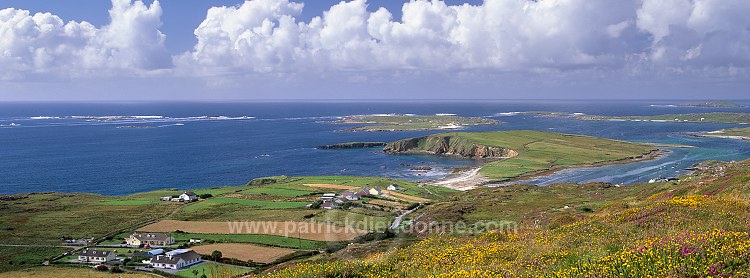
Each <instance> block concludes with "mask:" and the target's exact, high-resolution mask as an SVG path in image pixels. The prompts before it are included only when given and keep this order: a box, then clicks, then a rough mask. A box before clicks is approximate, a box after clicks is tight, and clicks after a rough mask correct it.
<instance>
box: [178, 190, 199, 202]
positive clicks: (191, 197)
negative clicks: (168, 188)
mask: <svg viewBox="0 0 750 278" xmlns="http://www.w3.org/2000/svg"><path fill="white" fill-rule="evenodd" d="M195 200H198V195H196V194H195V192H192V191H185V193H182V195H180V201H183V202H192V201H195Z"/></svg>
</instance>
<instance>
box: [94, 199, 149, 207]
mask: <svg viewBox="0 0 750 278" xmlns="http://www.w3.org/2000/svg"><path fill="white" fill-rule="evenodd" d="M156 202H158V201H152V200H109V201H104V202H101V205H103V206H140V205H149V204H153V203H156Z"/></svg>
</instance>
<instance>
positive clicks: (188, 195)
mask: <svg viewBox="0 0 750 278" xmlns="http://www.w3.org/2000/svg"><path fill="white" fill-rule="evenodd" d="M160 200H162V201H167V202H185V203H189V202H193V201H196V200H198V195H196V194H195V192H192V191H185V192H184V193H182V194H180V196H178V197H176V198H175V197H172V196H166V197H161V198H160Z"/></svg>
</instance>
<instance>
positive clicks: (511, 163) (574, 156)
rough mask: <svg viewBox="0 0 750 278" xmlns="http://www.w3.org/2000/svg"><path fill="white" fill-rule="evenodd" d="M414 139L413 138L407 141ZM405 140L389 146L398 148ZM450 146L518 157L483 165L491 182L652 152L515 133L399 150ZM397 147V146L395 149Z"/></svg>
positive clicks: (437, 140) (457, 136) (465, 136)
mask: <svg viewBox="0 0 750 278" xmlns="http://www.w3.org/2000/svg"><path fill="white" fill-rule="evenodd" d="M407 140H413V139H407ZM401 142H406V140H402V141H397V142H395V143H392V145H393V146H398V145H399V144H402V143H401ZM442 142H447V143H445V144H450V148H455V149H456V152H466V153H470V151H471V150H473V148H474V146H487V147H495V148H501V149H504V150H513V151H515V152H517V153H518V155H517V156H515V157H512V158H508V159H503V160H499V161H495V162H491V163H488V164H485V165H484V166H483V168H482V170H481V171H480V173H482V174H483V175H485V176H487V177H489V178H490V179H491V180H493V181H504V180H508V179H512V178H515V177H518V176H520V175H523V174H528V173H533V172H537V171H541V170H548V169H551V168H553V167H560V166H581V165H591V164H596V163H604V162H612V161H618V160H624V159H629V158H635V157H639V156H642V155H645V154H648V153H650V152H651V151H654V150H655V149H654V148H653V147H650V146H645V145H641V144H634V143H628V142H623V141H616V140H609V139H602V138H596V137H590V136H582V135H571V134H560V133H551V132H541V131H531V130H516V131H500V132H471V133H469V132H456V133H444V134H437V135H431V136H428V137H423V138H419V140H418V144H417V146H415V147H412V148H410V149H406V150H404V149H403V148H402V151H414V150H416V151H428V152H430V151H435V150H439V149H441V148H442V147H443V145H442V144H443V143H442ZM396 148H399V147H396Z"/></svg>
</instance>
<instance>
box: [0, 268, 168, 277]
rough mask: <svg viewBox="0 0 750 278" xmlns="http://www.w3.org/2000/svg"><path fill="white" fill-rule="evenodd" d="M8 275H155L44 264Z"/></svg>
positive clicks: (8, 275)
mask: <svg viewBox="0 0 750 278" xmlns="http://www.w3.org/2000/svg"><path fill="white" fill-rule="evenodd" d="M4 275H7V277H15V278H32V277H87V278H152V277H154V276H153V275H150V274H146V273H117V274H115V273H109V272H101V271H96V270H94V269H92V268H88V267H86V268H82V267H63V266H44V267H33V268H29V269H24V270H19V271H14V272H8V273H4Z"/></svg>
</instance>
